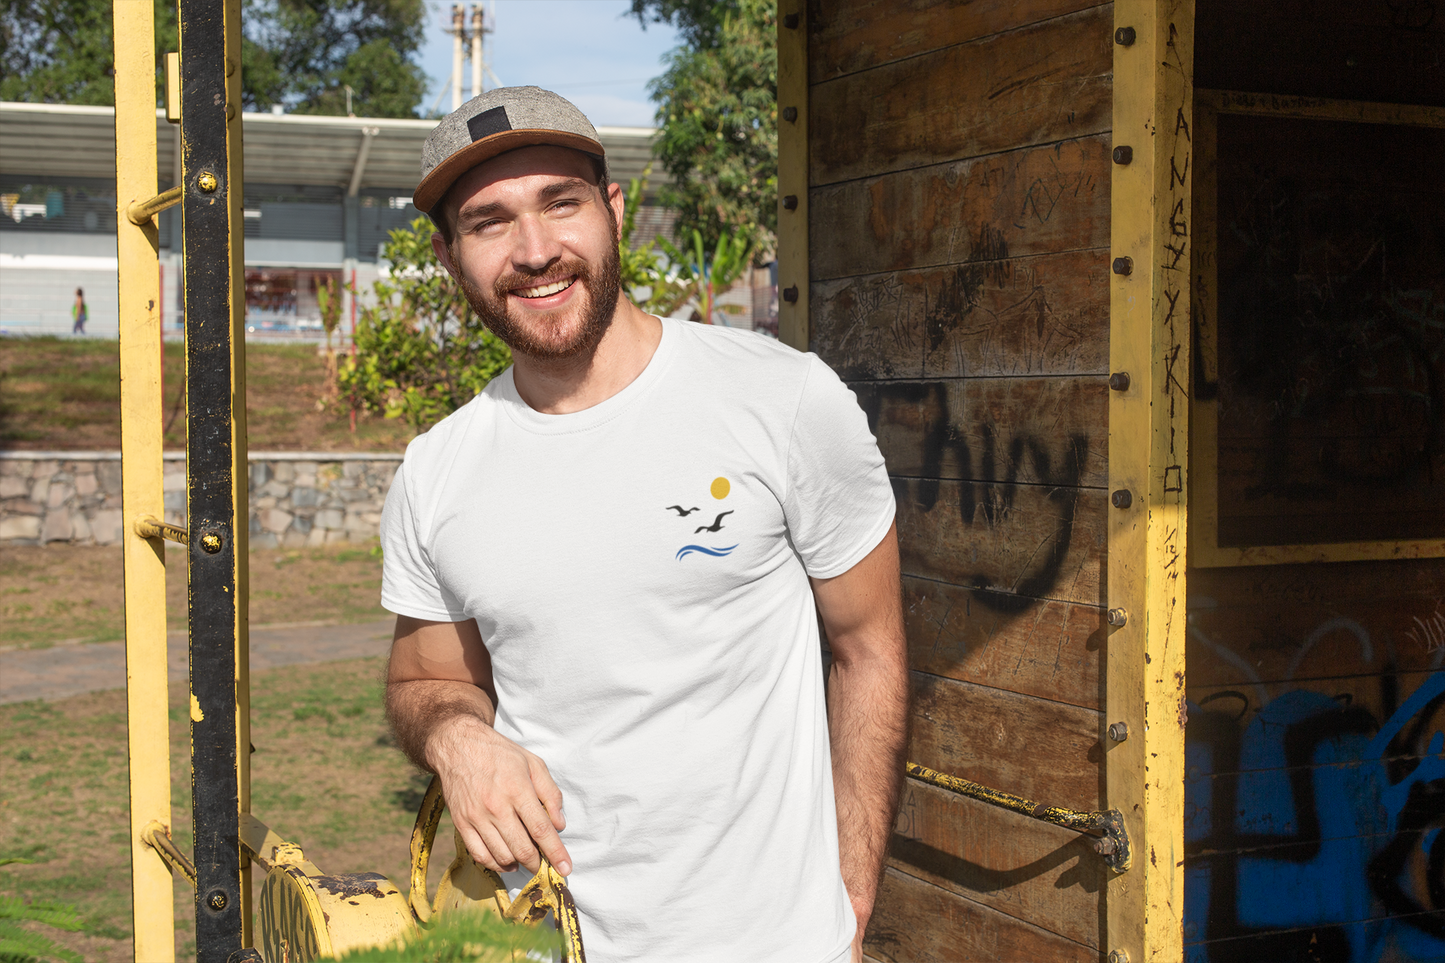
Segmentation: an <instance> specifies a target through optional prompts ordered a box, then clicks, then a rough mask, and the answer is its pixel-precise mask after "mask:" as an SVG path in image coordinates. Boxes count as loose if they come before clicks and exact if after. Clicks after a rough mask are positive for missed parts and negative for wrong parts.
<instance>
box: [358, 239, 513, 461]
mask: <svg viewBox="0 0 1445 963" xmlns="http://www.w3.org/2000/svg"><path fill="white" fill-rule="evenodd" d="M431 236H432V224H431V221H429V220H427V219H426V218H425V217H419V218H417V219H416V220H414V221H412V223H411V226H410V227H409V228H401V229H399V230H395V231H392V232H391V240H389V241H388V242H387V243H386V245H385V247H383V249H382V258H383V259H384V260H386V261H389V262H390V264H391V271H390V276H389V277H383V278H381V279H380V280H378V281H377V282H376V284H375V285H374V286H373V290H374V292H375V294H376V303H375V304H374V305H372V306H371V307H368V308H364V309H362V311H361V317H360V318H359V320H358V321H357V325H356V339H355V342H354V346H355V353H354V354H353V355H351V356H350V357H348V358H346V359H345V360H343V361H342V362H341V364H340V365H339V369H338V371H337V376H336V379H337V394H338V401H339V402H340V403H341V404H346V405H348V406H350V407H352V408H357V409H360V410H363V411H371V412H377V413H380V414H382V415H385V416H386V417H388V418H403V419H405V420H406V422H407V424H409V425H411V427H412V428H414V429H415V430H416V431H419V432H420V431H425V430H426V429H428V428H430V427H431V426H432V425H434V424H436V423H437V422H438V421H441V420H442V419H443V418H445V417H446V416H447V415H449V414H451V413H452V412H453V411H455V410H457V409H458V408H460V407H461V406H462V405H464V404H466V403H467V402H468V401H470V400H471V399H472V398H473V397H475V396H476V394H477V393H478V392H479V391H481V390H482V389H483V388H485V387H486V386H487V382H489V381H491V380H492V379H493V378H495V377H496V376H497V375H499V374H501V373H502V371H503V370H504V369H505V368H506V367H507V365H509V364H511V363H512V353H511V351H510V350H508V348H507V346H506V345H505V344H503V343H502V341H501V340H500V339H499V338H497V336H496V335H494V334H492V332H490V331H488V330H487V329H486V327H485V326H483V324H482V322H481V320H480V319H479V318H478V317H477V316H476V314H474V313H473V312H472V309H471V306H470V305H468V304H467V301H466V298H465V296H463V294H462V291H461V288H460V287H458V285H457V283H456V281H455V280H453V278H452V276H451V275H450V274H448V273H447V272H446V270H445V269H444V268H442V266H441V265H440V264H438V263H437V259H436V256H435V254H434V253H433V252H432V248H431Z"/></svg>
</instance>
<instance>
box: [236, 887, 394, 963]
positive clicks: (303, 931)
mask: <svg viewBox="0 0 1445 963" xmlns="http://www.w3.org/2000/svg"><path fill="white" fill-rule="evenodd" d="M257 910H258V918H257V921H256V923H257V926H256V929H257V934H256V935H257V937H258V938H259V943H260V947H259V948H260V950H261V955H262V956H263V957H264V958H265V959H266V960H267V961H268V963H272V961H274V963H280V961H282V960H287V961H290V963H306V961H309V960H322V959H329V958H332V957H336V956H340V955H341V954H342V953H345V952H347V951H348V950H352V949H358V948H362V947H368V946H385V945H387V944H389V943H392V942H395V941H396V940H398V939H400V938H401V937H402V936H404V935H405V934H406V933H407V932H408V931H409V930H410V929H411V928H412V926H413V923H412V918H411V911H410V909H409V908H408V906H407V901H406V897H405V896H403V895H402V892H401V890H399V889H397V886H396V884H395V883H393V882H392V881H391V880H389V879H387V878H386V877H385V876H383V875H381V874H380V873H344V874H342V875H340V876H308V875H306V873H305V872H303V871H302V870H300V869H298V868H297V867H295V866H276V867H274V868H273V869H272V870H271V871H270V872H269V873H267V874H266V882H265V883H263V884H262V886H261V900H260V906H258V907H257Z"/></svg>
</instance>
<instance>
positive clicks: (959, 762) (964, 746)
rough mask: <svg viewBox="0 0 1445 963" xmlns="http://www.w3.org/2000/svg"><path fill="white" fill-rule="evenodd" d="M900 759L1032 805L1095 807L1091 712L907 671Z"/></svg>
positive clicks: (1095, 728)
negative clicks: (904, 752) (904, 754)
mask: <svg viewBox="0 0 1445 963" xmlns="http://www.w3.org/2000/svg"><path fill="white" fill-rule="evenodd" d="M912 679H913V726H912V732H911V734H910V736H909V745H908V758H909V759H911V760H912V761H914V762H917V763H920V764H922V765H925V766H928V767H929V768H930V769H937V770H938V771H939V772H946V773H949V774H951V775H955V776H959V777H961V778H963V779H969V780H972V781H973V782H977V783H982V784H983V785H985V786H990V787H992V788H994V789H1002V790H1005V791H1006V792H1011V793H1016V794H1018V795H1020V796H1026V797H1027V798H1029V799H1032V800H1033V801H1035V802H1042V803H1047V804H1049V805H1054V806H1065V807H1067V808H1069V809H1097V808H1099V796H1100V789H1101V787H1100V778H1099V765H1100V760H1101V758H1102V755H1103V753H1102V747H1101V746H1100V742H1099V740H1100V727H1099V713H1097V712H1094V711H1092V710H1090V709H1081V708H1079V707H1078V706H1070V705H1064V704H1063V703H1060V702H1051V701H1049V700H1047V699H1037V698H1033V697H1031V696H1022V695H1018V694H1017V693H1013V692H1004V691H1002V690H1000V689H993V688H990V687H988V686H981V685H973V684H972V683H968V682H955V681H953V680H952V679H942V678H939V677H938V676H934V675H928V674H926V673H922V672H914V673H912Z"/></svg>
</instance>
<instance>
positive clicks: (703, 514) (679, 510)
mask: <svg viewBox="0 0 1445 963" xmlns="http://www.w3.org/2000/svg"><path fill="white" fill-rule="evenodd" d="M731 492H732V483H731V482H729V481H728V480H727V479H726V478H724V477H722V476H721V475H719V476H718V477H717V478H714V479H713V480H712V485H711V486H709V488H708V494H710V495H712V497H713V499H714V502H715V504H714V505H713V506H712V508H710V509H708V510H707V511H704V510H703V508H702V507H701V506H698V505H693V506H690V507H689V506H686V505H682V504H678V505H668V506H667V509H666V510H667V511H669V512H673V513H674V514H675V516H676V517H677V518H679V519H685V520H686V521H687V522H696V521H697V520H698V519H703V523H702V524H700V525H697V527H696V528H694V529H693V532H692V538H696V537H697V536H699V535H719V536H720V537H719V538H717V539H715V541H731V539H728V538H727V536H725V535H722V534H721V533H722V532H723V531H724V530H725V529H726V528H727V527H728V524H729V518H728V516H729V515H731V514H733V509H731V508H726V507H725V506H726V504H727V497H728V495H729V494H730V493H731ZM693 512H698V513H699V514H698V516H697V518H696V519H694V518H689V517H688V516H690V515H692V513H693ZM710 515H711V516H712V524H710V525H709V524H708V523H707V522H706V519H707V518H708V517H709V516H710ZM703 541H714V539H703ZM737 547H738V543H737V542H734V543H733V544H731V545H703V544H692V543H690V544H687V545H684V546H683V547H682V548H680V549H678V550H677V560H678V561H679V562H681V561H682V560H683V559H685V558H687V557H688V556H689V555H710V556H712V557H713V558H722V557H723V556H725V555H727V554H729V553H730V552H731V551H732V550H733V549H735V548H737Z"/></svg>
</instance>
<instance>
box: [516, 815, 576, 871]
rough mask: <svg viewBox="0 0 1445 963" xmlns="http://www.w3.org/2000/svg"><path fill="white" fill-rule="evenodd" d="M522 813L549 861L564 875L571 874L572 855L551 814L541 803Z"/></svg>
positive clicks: (528, 830) (528, 832)
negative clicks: (558, 832)
mask: <svg viewBox="0 0 1445 963" xmlns="http://www.w3.org/2000/svg"><path fill="white" fill-rule="evenodd" d="M521 815H522V819H523V823H524V825H525V826H526V827H527V834H528V835H529V836H530V837H531V838H532V839H533V840H534V841H535V842H536V844H537V848H538V849H540V850H541V851H542V853H543V855H545V856H546V857H547V862H549V863H551V864H552V866H553V867H555V868H556V870H557V872H559V873H561V874H562V875H563V876H566V875H568V874H570V873H571V872H572V857H571V856H570V855H568V853H567V847H566V846H564V845H562V837H560V836H558V835H557V830H556V828H555V825H556V823H555V820H553V818H552V816H551V814H550V813H549V812H548V811H547V810H546V809H543V808H542V807H541V806H540V805H536V806H532V807H530V809H528V810H527V811H526V812H524V813H522V814H521Z"/></svg>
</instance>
